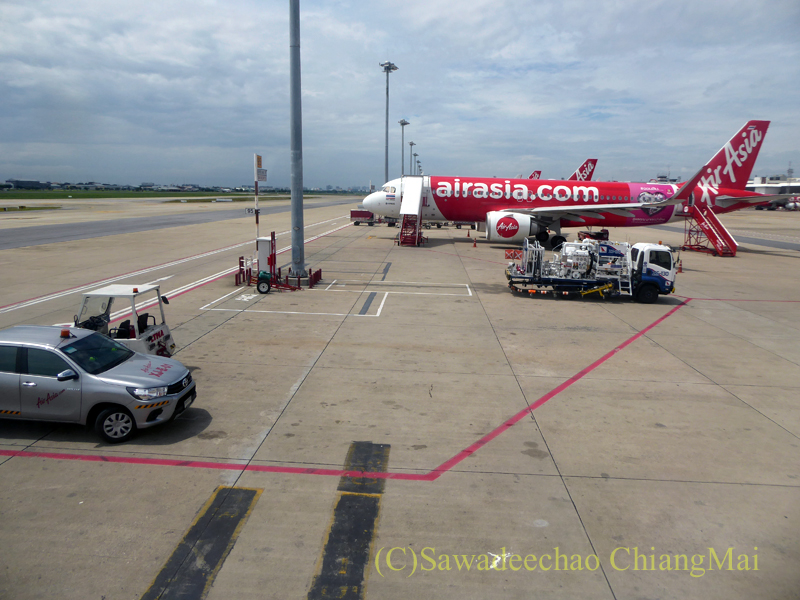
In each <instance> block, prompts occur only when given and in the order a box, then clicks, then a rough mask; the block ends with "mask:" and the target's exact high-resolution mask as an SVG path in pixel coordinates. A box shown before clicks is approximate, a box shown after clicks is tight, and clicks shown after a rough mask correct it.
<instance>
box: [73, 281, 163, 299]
mask: <svg viewBox="0 0 800 600" xmlns="http://www.w3.org/2000/svg"><path fill="white" fill-rule="evenodd" d="M152 290H156V291H158V286H157V285H153V284H143V285H124V284H114V285H107V286H106V287H103V288H98V289H96V290H92V291H91V292H83V295H84V296H88V297H92V296H102V297H106V298H107V297H109V296H115V297H117V298H135V297H136V296H141V295H142V294H146V293H147V292H150V291H152ZM159 295H160V294H159Z"/></svg>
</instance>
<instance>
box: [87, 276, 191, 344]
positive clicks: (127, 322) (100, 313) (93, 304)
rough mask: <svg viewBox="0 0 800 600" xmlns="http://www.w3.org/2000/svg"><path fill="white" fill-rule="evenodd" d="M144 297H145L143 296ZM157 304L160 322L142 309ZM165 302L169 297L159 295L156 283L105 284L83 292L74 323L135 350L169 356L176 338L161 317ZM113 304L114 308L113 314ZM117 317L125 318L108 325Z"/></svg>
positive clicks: (167, 301) (153, 315)
mask: <svg viewBox="0 0 800 600" xmlns="http://www.w3.org/2000/svg"><path fill="white" fill-rule="evenodd" d="M145 296H146V297H147V298H146V299H145V298H142V297H145ZM137 299H139V302H138V306H137ZM115 303H116V306H115ZM156 304H157V305H158V311H159V313H160V315H161V321H160V322H158V319H157V318H156V315H155V314H151V313H149V312H143V311H144V310H145V309H147V308H150V307H152V308H155V306H156ZM164 304H169V300H167V299H166V298H165V297H164V296H162V295H161V292H160V291H159V287H158V286H157V285H117V284H115V285H108V286H106V287H104V288H100V289H97V290H93V291H91V292H84V294H83V303H82V304H81V310H80V312H79V313H78V314H77V315H76V316H75V326H76V327H81V328H82V329H91V330H93V331H99V332H100V333H103V334H105V335H107V336H108V337H110V338H112V339H115V340H117V341H118V342H120V343H122V344H125V345H126V346H127V347H128V348H130V349H131V350H134V351H136V352H142V353H143V354H156V355H158V356H172V353H173V352H175V340H174V339H173V338H172V334H171V333H170V331H169V327H167V323H166V320H165V318H164ZM112 306H115V308H116V309H117V310H116V311H115V312H113V313H112V312H111V307H112ZM128 317H129V318H128ZM119 318H123V319H124V320H123V321H122V322H120V323H119V324H118V325H117V326H116V327H111V328H110V327H109V325H110V324H111V322H112V321H115V320H116V319H119Z"/></svg>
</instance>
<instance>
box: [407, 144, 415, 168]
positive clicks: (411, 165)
mask: <svg viewBox="0 0 800 600" xmlns="http://www.w3.org/2000/svg"><path fill="white" fill-rule="evenodd" d="M414 146H416V144H415V143H414V142H408V170H409V171H411V172H410V173H409V175H413V174H414V155H413V154H412V152H414Z"/></svg>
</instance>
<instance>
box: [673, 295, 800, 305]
mask: <svg viewBox="0 0 800 600" xmlns="http://www.w3.org/2000/svg"><path fill="white" fill-rule="evenodd" d="M681 297H683V296H681ZM689 300H697V301H700V302H777V303H788V304H796V303H798V302H800V300H747V299H746V298H689Z"/></svg>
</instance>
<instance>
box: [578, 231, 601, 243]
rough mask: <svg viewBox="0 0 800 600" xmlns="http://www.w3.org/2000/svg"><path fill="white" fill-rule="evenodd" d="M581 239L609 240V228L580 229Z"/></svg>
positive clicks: (579, 235)
mask: <svg viewBox="0 0 800 600" xmlns="http://www.w3.org/2000/svg"><path fill="white" fill-rule="evenodd" d="M578 239H579V240H599V241H601V242H607V241H608V229H601V230H600V231H579V232H578Z"/></svg>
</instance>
